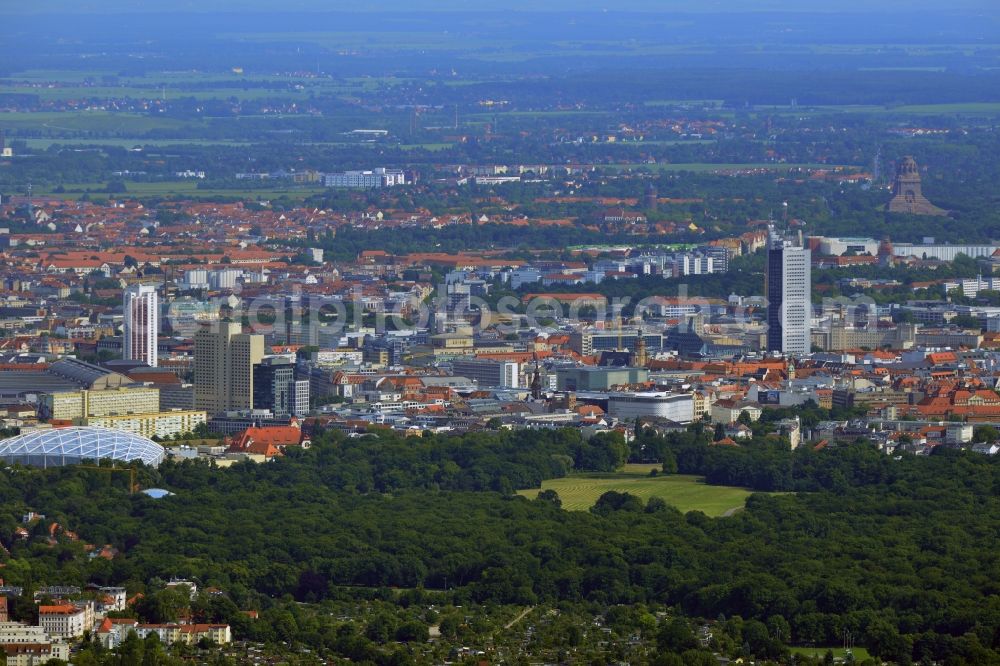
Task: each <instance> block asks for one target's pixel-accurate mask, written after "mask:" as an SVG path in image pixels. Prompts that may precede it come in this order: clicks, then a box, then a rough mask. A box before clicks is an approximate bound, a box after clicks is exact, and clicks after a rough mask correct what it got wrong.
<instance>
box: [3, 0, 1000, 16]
mask: <svg viewBox="0 0 1000 666" xmlns="http://www.w3.org/2000/svg"><path fill="white" fill-rule="evenodd" d="M499 11H517V12H546V11H553V12H577V13H584V12H585V13H589V12H601V11H608V12H613V13H618V12H648V13H657V14H670V13H704V14H716V13H723V14H724V13H732V14H740V13H763V12H783V13H796V14H810V13H815V14H833V13H836V14H844V13H866V14H886V13H893V12H932V13H955V12H962V13H973V14H983V15H985V16H992V17H993V18H1000V4H998V3H996V2H994V1H993V0H952V2H951V3H949V4H948V6H947V7H942V5H941V3H940V2H937V1H935V0H885V1H884V2H882V3H877V4H875V3H871V2H866V1H864V0H844V1H842V2H839V3H830V2H825V1H820V0H800V1H796V0H754V1H753V2H745V1H743V0H708V1H706V2H701V1H697V0H667V1H658V0H620V1H618V2H614V3H610V2H608V1H607V0H580V1H579V2H575V1H574V0H548V1H543V2H531V1H529V0H512V1H511V2H508V3H507V5H506V6H504V7H498V6H490V5H471V6H470V5H469V4H468V3H465V2H463V1H461V0H413V1H412V2H403V0H386V1H385V2H382V3H380V4H378V5H366V6H358V5H356V4H353V3H338V2H332V3H331V2H321V1H319V0H287V1H286V2H281V3H276V2H273V0H246V1H245V2H235V1H233V0H214V1H213V0H207V1H205V2H198V1H195V0H180V1H178V2H170V1H169V0H143V1H141V2H136V0H83V1H81V2H73V1H71V0H36V1H35V2H32V3H22V4H18V5H15V6H10V7H6V8H4V9H2V10H0V16H4V15H45V14H118V13H137V14H141V13H160V12H169V13H227V12H240V13H271V12H317V13H338V12H349V13H359V14H361V13H363V14H386V13H413V12H465V13H476V12H485V13H489V12H499Z"/></svg>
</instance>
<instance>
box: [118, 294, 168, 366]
mask: <svg viewBox="0 0 1000 666" xmlns="http://www.w3.org/2000/svg"><path fill="white" fill-rule="evenodd" d="M122 305H123V308H124V314H125V322H124V325H123V327H122V333H123V340H122V350H123V354H122V358H124V359H125V360H126V361H142V362H144V363H146V364H147V365H149V366H150V367H153V368H155V367H156V363H157V356H156V349H157V346H156V344H157V340H156V337H157V334H158V333H159V331H160V312H159V301H158V299H157V296H156V287H154V286H152V285H148V284H135V285H132V286H130V287H128V288H127V289H125V295H124V299H123V303H122Z"/></svg>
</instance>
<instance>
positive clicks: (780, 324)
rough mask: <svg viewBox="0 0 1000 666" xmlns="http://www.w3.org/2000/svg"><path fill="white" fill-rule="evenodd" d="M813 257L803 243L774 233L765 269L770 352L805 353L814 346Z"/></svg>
mask: <svg viewBox="0 0 1000 666" xmlns="http://www.w3.org/2000/svg"><path fill="white" fill-rule="evenodd" d="M811 258H812V257H811V252H810V250H809V248H807V247H802V245H801V242H795V241H790V240H787V239H784V238H782V237H781V236H778V235H776V234H774V233H772V234H771V239H770V244H769V245H768V248H767V265H766V267H765V271H764V295H765V296H766V297H767V350H768V351H776V352H781V353H782V354H788V355H795V356H802V355H805V354H808V353H809V351H810V349H811V345H810V340H809V327H810V320H811V318H812V300H811V291H812V282H811V274H810V268H811V267H810V261H811Z"/></svg>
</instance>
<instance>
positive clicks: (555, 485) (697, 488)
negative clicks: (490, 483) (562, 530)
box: [520, 465, 750, 517]
mask: <svg viewBox="0 0 1000 666" xmlns="http://www.w3.org/2000/svg"><path fill="white" fill-rule="evenodd" d="M658 468H659V465H626V466H625V467H624V468H623V469H622V471H620V472H617V473H614V474H603V473H593V474H574V475H572V476H568V477H565V478H562V479H549V480H548V481H543V482H542V487H541V488H532V489H530V490H522V491H520V494H521V495H524V496H525V497H529V498H534V497H535V496H537V495H538V493H539V491H541V490H554V491H556V493H558V495H559V499H560V500H562V506H563V508H564V509H567V510H569V511H586V510H587V509H589V508H590V507H592V506H594V504H595V503H596V502H597V498H599V497H600V496H601V495H603V494H604V493H606V492H609V491H612V490H613V491H617V492H620V493H629V494H631V495H635V496H636V497H639V498H641V499H642V500H643V501H644V502H645V501H646V500H648V499H649V498H651V497H659V498H661V499H663V500H664V501H665V502H666V503H667V504H669V505H671V506H673V507H676V508H677V509H678V510H680V511H681V512H684V513H687V512H688V511H702V512H704V513H705V514H706V515H708V516H712V517H718V516H723V515H728V514H731V513H732V512H733V511H735V510H739V509H741V508H743V505H744V503H745V502H746V499H747V497H748V496H749V495H750V491H749V490H745V489H743V488H733V487H731V486H710V485H708V484H706V483H705V481H704V479H702V478H701V477H699V476H692V475H686V474H660V475H657V476H650V472H651V471H652V470H653V469H658Z"/></svg>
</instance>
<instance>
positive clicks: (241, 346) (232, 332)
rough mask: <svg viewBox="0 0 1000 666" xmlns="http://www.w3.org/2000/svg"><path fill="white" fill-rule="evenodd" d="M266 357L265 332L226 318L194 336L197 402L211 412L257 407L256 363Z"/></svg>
mask: <svg viewBox="0 0 1000 666" xmlns="http://www.w3.org/2000/svg"><path fill="white" fill-rule="evenodd" d="M263 358H264V336H263V335H255V334H250V333H243V327H242V325H240V324H238V323H234V322H222V323H220V324H219V330H218V331H217V332H213V331H211V330H201V331H198V332H197V333H196V334H195V336H194V404H195V409H204V410H205V411H206V412H208V414H209V415H214V414H218V413H219V412H226V411H243V410H248V409H253V371H254V366H255V365H256V364H258V363H260V361H261V359H263Z"/></svg>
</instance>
